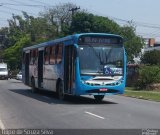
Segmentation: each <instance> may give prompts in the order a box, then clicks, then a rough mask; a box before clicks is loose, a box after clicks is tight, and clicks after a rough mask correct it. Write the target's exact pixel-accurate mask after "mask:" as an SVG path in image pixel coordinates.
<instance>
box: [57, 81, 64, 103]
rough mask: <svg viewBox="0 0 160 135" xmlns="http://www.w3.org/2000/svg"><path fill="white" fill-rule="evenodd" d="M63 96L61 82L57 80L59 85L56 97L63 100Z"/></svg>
mask: <svg viewBox="0 0 160 135" xmlns="http://www.w3.org/2000/svg"><path fill="white" fill-rule="evenodd" d="M64 97H65V95H64V87H63V82H62V81H60V82H59V85H58V98H59V99H60V100H64Z"/></svg>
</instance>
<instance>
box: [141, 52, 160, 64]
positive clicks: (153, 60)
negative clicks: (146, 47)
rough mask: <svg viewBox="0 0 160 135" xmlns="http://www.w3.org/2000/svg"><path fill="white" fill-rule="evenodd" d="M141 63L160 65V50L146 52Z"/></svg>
mask: <svg viewBox="0 0 160 135" xmlns="http://www.w3.org/2000/svg"><path fill="white" fill-rule="evenodd" d="M141 62H142V63H143V64H147V65H160V50H153V51H148V52H145V53H144V54H143V55H142V57H141Z"/></svg>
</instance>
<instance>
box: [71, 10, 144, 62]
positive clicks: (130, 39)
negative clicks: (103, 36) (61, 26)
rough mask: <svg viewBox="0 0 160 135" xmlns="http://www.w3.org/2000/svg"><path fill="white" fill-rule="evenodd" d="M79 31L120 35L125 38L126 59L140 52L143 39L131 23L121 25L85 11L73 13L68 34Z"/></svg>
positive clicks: (130, 59)
mask: <svg viewBox="0 0 160 135" xmlns="http://www.w3.org/2000/svg"><path fill="white" fill-rule="evenodd" d="M81 32H100V33H102V32H104V33H112V34H119V35H121V36H122V37H123V38H124V39H125V43H124V45H125V49H126V52H127V59H128V61H133V58H134V56H137V55H138V53H139V52H141V48H142V47H143V45H144V43H143V39H142V38H141V37H139V36H137V35H136V32H135V27H134V26H133V25H132V24H131V23H130V24H129V25H126V26H124V27H121V26H119V25H118V24H117V23H116V22H114V21H113V20H110V19H109V18H106V17H101V16H95V15H93V14H90V13H86V12H79V13H77V14H75V15H74V17H73V20H72V23H71V27H70V34H73V33H81Z"/></svg>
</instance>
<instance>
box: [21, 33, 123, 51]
mask: <svg viewBox="0 0 160 135" xmlns="http://www.w3.org/2000/svg"><path fill="white" fill-rule="evenodd" d="M82 35H97V36H98V35H99V36H100V35H101V36H113V37H120V38H122V37H121V36H119V35H116V34H108V33H80V34H74V35H70V36H66V37H63V38H58V39H54V40H50V41H47V42H43V43H40V44H37V45H33V46H30V47H26V48H23V51H27V50H32V49H36V48H41V47H45V46H50V45H53V44H57V43H61V42H64V41H69V40H72V41H73V43H76V42H77V40H78V37H79V36H82Z"/></svg>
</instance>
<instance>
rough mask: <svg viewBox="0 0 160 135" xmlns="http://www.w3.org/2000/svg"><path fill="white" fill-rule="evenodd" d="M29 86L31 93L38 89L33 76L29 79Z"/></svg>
mask: <svg viewBox="0 0 160 135" xmlns="http://www.w3.org/2000/svg"><path fill="white" fill-rule="evenodd" d="M31 87H32V93H36V92H37V90H38V89H37V88H36V87H35V79H34V78H32V79H31Z"/></svg>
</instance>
